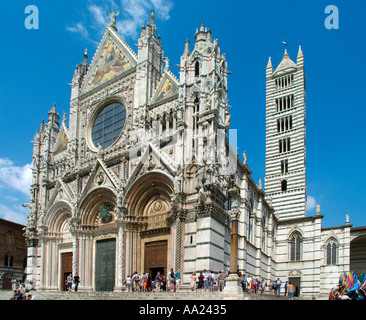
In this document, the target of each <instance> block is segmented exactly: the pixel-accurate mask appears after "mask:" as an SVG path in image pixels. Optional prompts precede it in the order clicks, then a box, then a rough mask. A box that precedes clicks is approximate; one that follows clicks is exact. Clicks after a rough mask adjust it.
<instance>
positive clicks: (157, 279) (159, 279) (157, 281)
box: [155, 271, 163, 292]
mask: <svg viewBox="0 0 366 320" xmlns="http://www.w3.org/2000/svg"><path fill="white" fill-rule="evenodd" d="M162 282H163V277H162V275H161V274H160V271H158V273H157V275H156V277H155V287H156V289H155V292H160V289H161V285H162Z"/></svg>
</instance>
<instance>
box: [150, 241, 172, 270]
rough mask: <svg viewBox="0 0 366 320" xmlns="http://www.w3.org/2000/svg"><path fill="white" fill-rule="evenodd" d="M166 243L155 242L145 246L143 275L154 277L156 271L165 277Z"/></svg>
mask: <svg viewBox="0 0 366 320" xmlns="http://www.w3.org/2000/svg"><path fill="white" fill-rule="evenodd" d="M167 256H168V242H167V241H166V240H163V241H155V242H148V243H146V244H145V273H146V272H148V273H150V275H151V276H152V277H155V275H156V273H157V271H160V272H162V273H163V274H164V275H165V276H166V272H167Z"/></svg>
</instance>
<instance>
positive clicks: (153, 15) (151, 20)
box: [149, 10, 156, 36]
mask: <svg viewBox="0 0 366 320" xmlns="http://www.w3.org/2000/svg"><path fill="white" fill-rule="evenodd" d="M149 25H150V28H151V34H152V35H153V36H155V33H156V25H155V11H154V10H151V15H150V23H149Z"/></svg>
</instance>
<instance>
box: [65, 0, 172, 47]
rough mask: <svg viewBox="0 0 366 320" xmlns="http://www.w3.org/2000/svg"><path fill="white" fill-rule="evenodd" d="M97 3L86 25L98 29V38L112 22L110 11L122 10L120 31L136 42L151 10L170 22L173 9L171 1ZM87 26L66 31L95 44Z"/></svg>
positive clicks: (90, 11) (118, 21) (90, 7)
mask: <svg viewBox="0 0 366 320" xmlns="http://www.w3.org/2000/svg"><path fill="white" fill-rule="evenodd" d="M96 3H97V1H94V3H92V4H89V6H88V12H89V15H90V17H89V18H90V21H89V22H88V23H85V24H86V25H90V26H91V28H93V29H96V30H97V33H98V37H99V36H100V34H103V33H104V31H105V27H106V26H107V24H108V23H109V21H110V18H109V15H108V10H111V11H117V9H118V8H120V9H121V12H120V14H119V16H118V18H117V28H118V31H119V33H120V34H121V35H122V36H123V37H130V38H132V39H134V40H135V39H137V37H138V36H139V32H140V30H141V28H142V26H143V25H144V24H146V23H147V22H148V21H149V17H150V13H151V10H153V9H154V11H155V16H156V17H157V18H159V19H162V20H168V19H169V18H170V11H171V10H172V8H173V2H172V1H171V0H114V1H113V0H103V1H98V4H96ZM85 24H84V23H82V22H79V23H77V24H76V25H75V26H73V27H66V29H67V30H68V31H70V32H73V33H76V34H80V36H81V37H82V38H83V39H85V40H89V41H91V42H95V41H94V40H92V39H91V36H90V33H89V32H88V30H87V28H86V27H85ZM98 40H99V39H98Z"/></svg>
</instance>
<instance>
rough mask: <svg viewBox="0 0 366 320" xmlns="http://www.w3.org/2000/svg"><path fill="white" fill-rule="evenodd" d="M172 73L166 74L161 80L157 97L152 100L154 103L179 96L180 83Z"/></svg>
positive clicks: (156, 92)
mask: <svg viewBox="0 0 366 320" xmlns="http://www.w3.org/2000/svg"><path fill="white" fill-rule="evenodd" d="M174 78H175V77H174V76H172V75H171V74H170V72H165V73H164V76H163V77H162V78H161V80H160V84H159V85H158V87H157V90H156V91H155V95H154V96H153V98H152V103H157V102H160V101H163V100H166V99H168V98H170V97H173V96H174V95H176V94H178V81H177V80H176V79H174Z"/></svg>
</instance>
